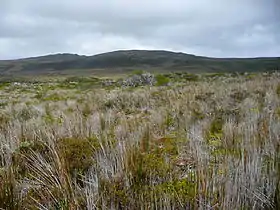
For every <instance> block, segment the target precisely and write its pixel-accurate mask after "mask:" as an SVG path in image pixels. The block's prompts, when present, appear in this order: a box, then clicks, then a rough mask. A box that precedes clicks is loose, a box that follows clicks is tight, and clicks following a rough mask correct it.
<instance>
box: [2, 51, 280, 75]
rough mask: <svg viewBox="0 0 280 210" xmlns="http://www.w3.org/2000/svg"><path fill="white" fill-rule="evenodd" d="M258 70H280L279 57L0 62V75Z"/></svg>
mask: <svg viewBox="0 0 280 210" xmlns="http://www.w3.org/2000/svg"><path fill="white" fill-rule="evenodd" d="M136 69H137V70H139V69H141V70H147V71H165V72H166V71H187V72H192V73H201V72H244V71H246V72H258V71H274V70H279V69H280V57H271V58H210V57H202V56H196V55H191V54H185V53H177V52H170V51H148V50H121V51H114V52H108V53H103V54H98V55H93V56H81V55H76V54H53V55H46V56H40V57H32V58H25V59H18V60H3V61H0V74H1V75H45V74H54V75H56V74H62V75H67V74H90V73H100V74H109V73H116V74H117V73H125V72H129V71H131V70H136Z"/></svg>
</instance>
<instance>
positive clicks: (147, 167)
mask: <svg viewBox="0 0 280 210" xmlns="http://www.w3.org/2000/svg"><path fill="white" fill-rule="evenodd" d="M250 75H251V74H250ZM160 77H161V78H160V79H159V80H160V84H159V86H157V85H156V86H150V85H148V86H141V87H137V86H133V88H127V87H122V86H120V85H111V86H110V88H107V87H104V86H102V85H101V83H102V80H101V79H95V78H76V77H73V78H68V79H66V80H64V81H45V82H37V83H28V85H27V84H26V83H24V82H23V81H21V82H18V83H11V84H10V83H9V84H5V85H4V86H5V87H3V88H0V95H1V100H2V99H3V102H5V103H7V104H6V105H5V106H1V111H0V208H2V209H279V208H280V206H279V205H280V204H279V199H280V186H279V181H280V166H279V162H280V157H279V155H280V149H279V148H280V146H279V137H280V123H279V119H280V112H279V107H280V99H279V97H278V96H279V93H278V92H279V91H278V89H279V88H278V87H279V82H280V77H279V74H278V73H271V74H268V75H265V76H263V75H262V74H256V75H253V76H251V77H250V78H248V75H245V74H244V75H242V74H235V75H230V74H209V75H199V76H198V75H191V74H185V73H170V74H165V75H161V76H160ZM166 78H167V79H166ZM169 81H171V82H170V84H171V85H166V84H167V83H169ZM83 83H84V84H83Z"/></svg>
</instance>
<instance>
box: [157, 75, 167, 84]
mask: <svg viewBox="0 0 280 210" xmlns="http://www.w3.org/2000/svg"><path fill="white" fill-rule="evenodd" d="M168 83H169V78H168V77H166V76H164V75H162V74H158V75H156V85H157V86H163V85H167V84H168Z"/></svg>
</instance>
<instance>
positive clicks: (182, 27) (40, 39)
mask: <svg viewBox="0 0 280 210" xmlns="http://www.w3.org/2000/svg"><path fill="white" fill-rule="evenodd" d="M278 10H280V5H279V3H278V1H277V0H267V1H263V0H235V1H224V0H212V1H209V0H196V1H192V0H153V1H148V0H142V1H140V0H134V1H129V0H102V1H99V0H60V1H57V0H48V1H38V0H21V1H18V0H1V1H0V59H11V58H19V57H28V56H36V55H44V54H50V53H59V52H67V53H78V54H86V55H92V54H97V53H102V52H106V51H113V50H119V49H165V50H174V51H182V52H186V53H191V54H197V55H206V56H213V57H256V56H280V42H279V40H280V15H279V14H280V11H278ZM278 13H279V14H278Z"/></svg>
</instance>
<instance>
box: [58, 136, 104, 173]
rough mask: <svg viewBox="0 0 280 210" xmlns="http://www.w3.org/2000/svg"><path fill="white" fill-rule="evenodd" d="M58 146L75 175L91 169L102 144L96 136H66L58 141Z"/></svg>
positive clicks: (69, 168) (69, 169)
mask: <svg viewBox="0 0 280 210" xmlns="http://www.w3.org/2000/svg"><path fill="white" fill-rule="evenodd" d="M58 147H59V151H60V154H61V156H62V158H63V160H64V161H65V164H66V167H67V169H68V171H69V172H70V173H71V174H72V175H73V174H75V173H78V174H84V173H85V172H86V171H87V170H88V169H89V167H90V166H91V165H92V164H93V163H94V162H93V155H94V152H95V151H96V150H97V149H99V147H100V144H99V143H98V140H97V139H96V138H89V139H80V138H65V139H61V140H59V141H58Z"/></svg>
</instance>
